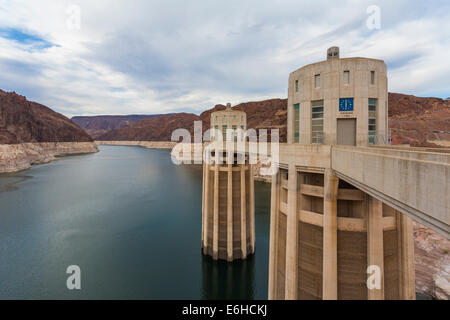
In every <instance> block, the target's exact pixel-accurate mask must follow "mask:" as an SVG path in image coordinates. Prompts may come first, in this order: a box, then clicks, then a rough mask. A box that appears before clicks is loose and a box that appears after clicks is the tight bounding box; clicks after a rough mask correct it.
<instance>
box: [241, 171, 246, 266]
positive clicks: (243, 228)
mask: <svg viewBox="0 0 450 320" xmlns="http://www.w3.org/2000/svg"><path fill="white" fill-rule="evenodd" d="M240 167H241V250H242V259H245V258H246V257H247V205H246V192H245V164H241V165H240Z"/></svg>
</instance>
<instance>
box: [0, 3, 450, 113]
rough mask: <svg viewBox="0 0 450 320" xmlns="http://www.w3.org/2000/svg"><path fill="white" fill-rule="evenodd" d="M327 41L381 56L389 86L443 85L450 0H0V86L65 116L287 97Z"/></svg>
mask: <svg viewBox="0 0 450 320" xmlns="http://www.w3.org/2000/svg"><path fill="white" fill-rule="evenodd" d="M373 5H375V6H377V7H376V8H379V10H380V11H379V12H380V15H379V17H380V19H379V20H378V19H377V17H378V16H377V12H378V11H377V10H374V7H373ZM376 8H375V9H376ZM78 13H80V14H79V15H78ZM368 22H369V24H368ZM378 26H379V28H378ZM333 45H337V46H339V47H340V48H341V56H342V57H350V56H366V57H372V58H379V59H383V60H385V61H386V63H387V65H388V68H389V90H390V91H392V92H400V93H408V94H414V95H418V96H437V97H441V98H447V97H448V96H450V1H448V0H443V1H411V0H408V1H406V0H405V1H404V0H395V1H392V0H388V1H357V0H339V1H337V0H334V1H318V0H315V1H302V0H296V1H273V0H272V1H264V0H258V1H244V0H238V1H234V0H227V1H223V0H222V1H215V0H202V1H194V0H189V1H181V0H177V1H174V0H164V1H149V0H133V1H131V0H123V1H122V0H95V1H94V0H73V1H72V0H71V1H65V0H53V1H51V0H39V1H29V0H14V1H9V0H0V89H3V90H6V91H16V92H17V93H19V94H22V95H25V96H27V98H28V99H30V100H33V101H37V102H40V103H43V104H45V105H47V106H49V107H51V108H53V109H54V110H56V111H58V112H61V113H63V114H65V115H67V116H73V115H96V114H150V113H168V112H178V111H186V112H194V113H199V112H201V111H203V110H205V109H206V108H210V107H212V106H214V105H215V104H217V103H226V102H231V103H232V104H237V103H239V102H244V101H252V100H263V99H266V98H275V97H280V98H285V97H286V94H287V79H288V75H289V72H291V71H293V70H295V69H297V68H299V67H301V66H303V65H305V64H308V63H312V62H316V61H319V60H323V59H325V52H326V49H327V48H328V47H330V46H333Z"/></svg>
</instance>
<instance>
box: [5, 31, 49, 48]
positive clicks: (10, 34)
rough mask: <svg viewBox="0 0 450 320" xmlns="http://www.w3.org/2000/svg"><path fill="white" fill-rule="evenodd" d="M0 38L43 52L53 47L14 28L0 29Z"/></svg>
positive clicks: (32, 35)
mask: <svg viewBox="0 0 450 320" xmlns="http://www.w3.org/2000/svg"><path fill="white" fill-rule="evenodd" d="M0 37H2V38H5V39H9V40H13V41H15V42H17V43H20V44H23V45H26V46H28V47H29V48H31V49H32V50H43V49H47V48H50V47H54V46H55V44H53V43H51V42H49V41H47V40H45V39H44V38H41V37H39V36H37V35H34V34H31V33H27V32H24V31H22V30H20V29H15V28H0Z"/></svg>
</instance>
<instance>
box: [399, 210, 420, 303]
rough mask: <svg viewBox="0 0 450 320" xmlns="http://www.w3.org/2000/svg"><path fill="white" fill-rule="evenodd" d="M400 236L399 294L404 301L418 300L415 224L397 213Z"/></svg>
mask: <svg viewBox="0 0 450 320" xmlns="http://www.w3.org/2000/svg"><path fill="white" fill-rule="evenodd" d="M396 217H397V235H398V265H399V275H398V276H399V286H400V288H399V293H400V299H402V300H415V299H416V279H415V266H414V239H413V232H414V230H413V222H412V220H411V218H409V217H408V216H406V215H404V214H401V213H400V212H398V211H397V212H396Z"/></svg>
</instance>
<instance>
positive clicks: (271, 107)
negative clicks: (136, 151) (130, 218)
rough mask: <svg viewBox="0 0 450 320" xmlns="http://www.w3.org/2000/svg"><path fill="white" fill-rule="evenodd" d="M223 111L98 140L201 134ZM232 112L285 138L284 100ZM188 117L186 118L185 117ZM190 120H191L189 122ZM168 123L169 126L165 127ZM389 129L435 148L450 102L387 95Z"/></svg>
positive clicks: (446, 134)
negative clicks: (196, 127) (197, 124)
mask: <svg viewBox="0 0 450 320" xmlns="http://www.w3.org/2000/svg"><path fill="white" fill-rule="evenodd" d="M223 109H225V106H224V105H220V104H219V105H216V106H215V107H214V108H212V109H209V110H206V111H204V112H203V113H201V114H200V116H197V115H195V114H186V113H184V114H172V115H164V116H156V117H155V118H153V120H152V121H146V120H142V121H139V122H136V123H132V124H129V125H127V126H125V127H123V128H118V129H115V130H113V131H109V132H107V133H105V134H103V135H100V136H98V137H97V138H96V139H97V140H109V141H114V140H117V141H126V140H136V139H138V140H139V139H141V140H145V141H161V140H159V139H164V140H163V141H169V140H170V138H171V131H167V130H173V128H185V129H188V130H189V131H190V132H191V133H192V132H193V123H194V121H202V125H203V131H205V130H206V129H208V128H209V124H210V115H211V113H212V112H214V111H218V110H223ZM233 109H235V110H241V111H245V112H246V113H247V127H248V128H254V129H271V128H276V129H279V130H280V141H281V142H286V139H287V128H286V124H287V99H269V100H264V101H257V102H246V103H241V104H239V105H237V106H235V107H233ZM187 115H189V116H187ZM189 121H191V122H190V123H189ZM168 123H170V125H168ZM174 124H175V125H174ZM389 127H390V129H391V133H392V138H393V143H394V144H410V145H411V146H416V147H418V146H424V147H425V146H426V147H438V146H443V145H445V144H442V145H440V144H436V143H438V142H439V141H444V142H445V143H446V142H448V141H450V101H449V100H443V99H439V98H420V97H415V96H412V95H404V94H399V93H389Z"/></svg>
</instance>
